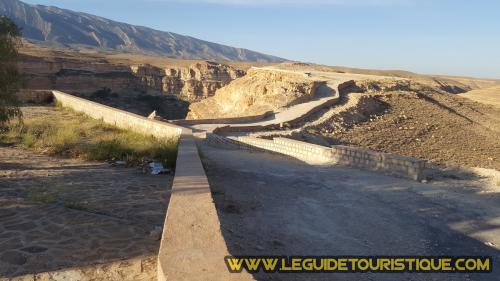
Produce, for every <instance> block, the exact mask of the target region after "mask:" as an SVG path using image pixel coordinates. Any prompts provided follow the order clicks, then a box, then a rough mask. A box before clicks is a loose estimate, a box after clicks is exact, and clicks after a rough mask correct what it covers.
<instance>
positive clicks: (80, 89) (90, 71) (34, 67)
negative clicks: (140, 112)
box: [19, 53, 245, 101]
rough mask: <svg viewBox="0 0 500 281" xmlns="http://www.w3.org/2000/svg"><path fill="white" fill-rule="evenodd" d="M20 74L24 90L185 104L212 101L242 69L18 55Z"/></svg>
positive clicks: (197, 63) (202, 63)
mask: <svg viewBox="0 0 500 281" xmlns="http://www.w3.org/2000/svg"><path fill="white" fill-rule="evenodd" d="M19 68H20V70H21V71H22V72H23V73H24V74H25V75H26V82H27V83H26V89H34V90H40V89H57V90H61V91H66V92H70V93H75V94H80V95H84V96H85V95H90V94H92V93H94V92H95V91H97V90H100V89H102V88H110V89H111V90H112V91H113V92H115V93H118V94H130V93H134V92H135V93H148V94H164V95H175V96H177V97H179V98H181V99H184V100H188V101H198V100H201V99H203V98H206V97H209V96H212V95H213V94H214V93H215V91H216V90H217V89H219V88H221V87H223V86H225V85H226V84H228V83H229V82H230V81H232V80H233V79H236V78H238V77H241V76H243V75H245V70H243V69H239V68H236V67H233V66H230V65H227V64H221V63H215V62H209V61H191V62H182V63H175V61H174V62H173V63H172V64H167V65H163V66H155V65H151V64H147V63H145V64H140V63H137V60H130V61H127V60H120V61H113V60H110V59H108V58H106V57H104V56H97V55H93V56H88V55H87V56H85V55H81V56H76V55H75V54H72V55H71V56H69V55H68V54H67V53H65V54H52V55H51V56H43V55H33V54H31V53H21V59H20V62H19Z"/></svg>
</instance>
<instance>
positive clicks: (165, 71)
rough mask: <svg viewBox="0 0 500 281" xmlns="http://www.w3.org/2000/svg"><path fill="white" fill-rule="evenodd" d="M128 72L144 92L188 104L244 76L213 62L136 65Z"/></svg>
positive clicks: (228, 67)
mask: <svg viewBox="0 0 500 281" xmlns="http://www.w3.org/2000/svg"><path fill="white" fill-rule="evenodd" d="M131 70H132V72H133V73H134V75H135V76H136V77H138V78H139V79H140V81H141V84H142V85H143V86H145V87H146V88H147V89H153V90H156V91H160V92H162V93H165V94H172V95H176V96H179V97H182V98H184V99H187V100H189V101H197V100H201V99H203V98H207V97H209V96H213V95H214V94H215V91H216V90H217V89H219V88H221V87H223V86H225V85H227V84H228V83H229V82H231V81H232V80H234V79H236V78H238V77H242V76H243V75H245V71H243V70H240V69H235V68H233V67H231V66H228V65H224V64H219V63H214V62H198V63H194V64H192V65H190V66H189V67H169V68H159V67H154V66H151V65H135V66H131Z"/></svg>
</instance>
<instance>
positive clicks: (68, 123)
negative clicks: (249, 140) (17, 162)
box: [0, 107, 177, 167]
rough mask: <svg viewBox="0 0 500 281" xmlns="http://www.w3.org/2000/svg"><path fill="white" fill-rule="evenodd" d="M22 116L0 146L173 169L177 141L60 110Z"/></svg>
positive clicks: (28, 109)
mask: <svg viewBox="0 0 500 281" xmlns="http://www.w3.org/2000/svg"><path fill="white" fill-rule="evenodd" d="M23 114H24V120H23V124H22V125H19V123H16V122H13V123H11V124H10V127H9V128H6V129H4V131H3V132H2V134H0V143H2V144H4V145H9V144H10V145H20V146H22V147H24V148H27V149H33V150H35V151H38V152H42V153H47V154H50V155H62V156H67V157H77V158H82V159H86V160H100V161H102V160H104V161H108V160H124V161H126V162H127V164H128V165H136V164H139V163H141V162H142V158H145V159H154V160H156V161H161V162H163V163H164V164H166V165H167V166H169V167H173V166H175V159H176V155H177V140H176V139H166V140H159V139H156V138H154V137H152V136H144V135H142V134H138V133H134V132H131V131H127V130H122V129H118V128H116V127H113V126H111V125H107V124H105V123H103V122H101V121H98V120H94V119H91V118H89V117H87V116H85V115H83V114H78V113H75V112H72V111H69V110H67V109H62V108H55V107H24V108H23Z"/></svg>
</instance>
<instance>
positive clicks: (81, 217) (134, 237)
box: [0, 147, 172, 280]
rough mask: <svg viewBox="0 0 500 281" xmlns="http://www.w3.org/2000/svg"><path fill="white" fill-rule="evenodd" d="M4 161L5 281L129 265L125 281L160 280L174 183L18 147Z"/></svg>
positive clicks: (1, 152)
mask: <svg viewBox="0 0 500 281" xmlns="http://www.w3.org/2000/svg"><path fill="white" fill-rule="evenodd" d="M0 159H1V162H0V222H1V223H0V280H2V278H3V277H11V276H19V275H23V274H28V273H31V274H33V273H38V272H47V271H54V270H59V269H68V268H71V267H83V266H86V265H94V264H107V263H111V262H114V261H118V260H131V259H138V260H139V261H138V265H137V264H134V263H133V264H128V268H126V267H127V266H125V267H123V268H122V269H121V270H124V271H126V272H128V273H129V276H127V278H126V279H127V280H153V279H154V278H155V277H156V255H157V251H158V248H159V238H160V235H161V229H158V227H161V226H162V225H163V221H164V218H165V209H166V207H167V206H166V204H167V202H168V197H169V196H170V193H169V188H170V186H171V180H172V177H171V176H167V175H159V176H152V175H146V174H143V173H142V171H140V170H138V169H135V168H113V167H110V165H109V164H103V163H96V162H83V161H80V160H75V159H65V158H55V157H49V156H46V155H40V154H36V153H33V152H32V151H26V150H22V149H17V148H12V147H0ZM155 228H156V229H155ZM112 270H113V269H112V268H110V267H108V269H107V271H106V274H109V273H110V271H112ZM96 272H97V273H96ZM88 274H97V276H96V278H104V276H105V275H103V274H104V272H101V273H99V272H98V271H95V270H94V271H91V273H88ZM134 274H138V275H137V276H136V277H134ZM89 276H91V275H89ZM99 276H100V277H99ZM87 277H88V276H87ZM108 277H109V276H108ZM89 278H90V277H89ZM64 280H75V279H64ZM85 280H87V279H85ZM100 280H102V279H100ZM109 280H113V278H111V279H109ZM122 280H124V279H122Z"/></svg>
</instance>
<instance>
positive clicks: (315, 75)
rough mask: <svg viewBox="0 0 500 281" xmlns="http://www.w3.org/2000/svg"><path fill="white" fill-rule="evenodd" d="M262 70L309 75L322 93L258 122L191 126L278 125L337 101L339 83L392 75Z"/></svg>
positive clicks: (210, 130)
mask: <svg viewBox="0 0 500 281" xmlns="http://www.w3.org/2000/svg"><path fill="white" fill-rule="evenodd" d="M257 69H262V70H270V71H279V72H288V73H293V74H302V75H304V76H305V77H309V79H311V80H316V81H324V82H326V87H325V88H324V89H322V93H320V95H319V96H318V97H317V98H316V99H313V100H311V101H309V102H305V103H301V104H297V105H294V106H291V107H288V108H286V109H284V110H282V111H280V112H275V114H274V115H273V116H271V117H269V118H267V119H264V120H262V121H258V122H251V123H242V124H199V125H192V126H191V128H193V129H196V130H201V131H207V132H212V131H213V130H215V129H216V128H218V127H223V126H227V125H230V126H231V127H247V126H270V125H280V124H284V123H289V122H293V121H294V120H298V119H301V118H304V117H305V116H307V115H309V114H311V113H313V112H315V111H317V110H319V109H321V108H324V107H327V106H330V105H332V104H334V103H335V102H337V101H338V99H339V89H338V87H339V85H340V84H342V83H345V82H347V81H351V80H364V79H374V80H377V79H386V78H392V79H394V77H385V76H375V75H363V74H350V73H349V74H347V73H336V72H324V71H311V72H307V71H293V70H283V69H278V68H273V67H263V68H257Z"/></svg>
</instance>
